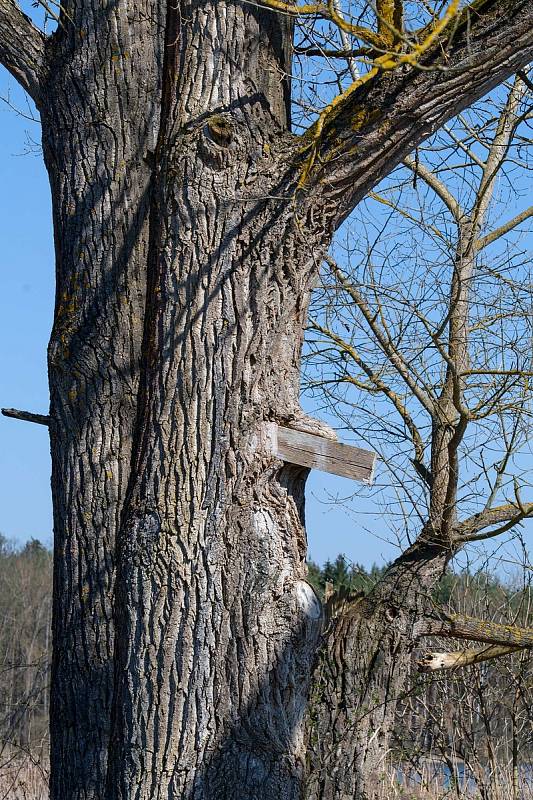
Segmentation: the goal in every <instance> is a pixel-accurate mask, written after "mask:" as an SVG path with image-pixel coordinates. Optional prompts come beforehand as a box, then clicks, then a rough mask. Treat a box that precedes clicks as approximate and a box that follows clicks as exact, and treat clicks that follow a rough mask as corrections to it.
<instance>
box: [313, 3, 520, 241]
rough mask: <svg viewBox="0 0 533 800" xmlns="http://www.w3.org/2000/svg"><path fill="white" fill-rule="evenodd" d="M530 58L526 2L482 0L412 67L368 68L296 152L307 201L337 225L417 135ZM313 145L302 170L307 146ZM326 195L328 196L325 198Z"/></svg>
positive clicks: (413, 144) (428, 131) (411, 145)
mask: <svg viewBox="0 0 533 800" xmlns="http://www.w3.org/2000/svg"><path fill="white" fill-rule="evenodd" d="M532 58H533V4H532V3H531V2H529V0H483V2H477V3H475V4H473V6H471V9H470V12H469V14H468V19H467V20H466V21H465V22H464V23H461V24H459V25H457V26H456V27H455V29H454V30H453V31H452V32H450V31H444V32H443V33H442V34H441V36H440V39H439V43H438V45H435V46H433V47H432V48H431V50H430V51H429V52H428V53H427V54H426V55H425V56H424V57H423V58H421V60H420V62H419V63H417V64H414V65H404V66H402V67H399V68H397V69H395V70H393V71H385V70H380V69H377V70H372V72H373V75H372V77H371V78H370V79H368V80H366V81H364V82H362V83H361V85H360V86H359V87H358V88H356V90H355V91H353V90H352V87H350V90H348V91H347V92H345V94H344V95H341V96H340V97H338V98H337V100H336V101H335V108H334V111H332V113H331V114H328V115H327V118H323V120H322V124H321V126H320V140H319V142H318V143H316V141H315V139H316V132H317V131H316V126H314V127H313V128H311V129H310V130H309V131H308V133H307V134H305V135H304V137H303V138H302V145H303V146H302V148H301V151H300V154H299V158H300V159H301V165H302V166H301V169H302V171H303V173H304V174H305V176H306V192H307V201H308V202H309V203H311V204H313V205H314V204H315V203H316V202H317V201H319V202H320V200H321V198H322V199H328V200H329V202H328V206H329V207H330V208H331V207H332V206H333V207H334V209H335V210H334V211H333V220H332V222H333V226H334V227H336V226H338V225H339V224H340V223H341V222H342V220H343V219H345V217H346V216H347V215H348V214H349V213H350V211H351V210H352V209H353V208H354V207H355V205H357V203H358V202H359V201H360V200H361V199H362V198H363V197H364V196H365V195H366V194H367V193H368V192H369V191H370V190H371V189H372V188H373V187H374V186H375V185H376V184H377V183H378V182H379V181H380V180H381V179H382V178H383V177H384V176H385V175H387V174H389V173H390V171H391V170H392V169H393V168H394V167H395V166H396V164H398V163H399V162H400V161H401V160H402V159H404V158H405V157H406V156H407V155H408V153H409V152H411V151H412V150H413V149H414V148H415V147H416V146H417V145H418V144H419V143H420V142H421V141H423V140H424V139H425V138H427V137H428V136H429V135H430V134H431V133H432V132H433V131H435V130H436V129H437V128H438V127H439V126H441V125H443V124H444V123H445V122H446V121H447V120H448V119H450V118H452V117H454V116H455V115H456V114H458V113H459V112H461V111H462V110H463V109H464V108H466V107H468V106H470V105H471V104H472V103H473V102H474V101H475V100H477V99H478V98H479V97H482V96H483V95H484V94H486V93H487V92H489V91H490V90H491V89H493V88H494V87H495V86H497V85H498V84H500V83H502V82H503V81H504V80H506V79H507V78H508V77H509V76H510V75H512V74H513V73H514V72H516V71H517V70H518V69H520V68H521V67H523V66H524V65H526V64H527V63H528V62H529V61H530V60H531V59H532ZM310 147H314V148H316V155H315V157H314V159H313V168H312V169H311V170H309V168H308V165H309V148H310ZM331 201H334V202H333V203H331Z"/></svg>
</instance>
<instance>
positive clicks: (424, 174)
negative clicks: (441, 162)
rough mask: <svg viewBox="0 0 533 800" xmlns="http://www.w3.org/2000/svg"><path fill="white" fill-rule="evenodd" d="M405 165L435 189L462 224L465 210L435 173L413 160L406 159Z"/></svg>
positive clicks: (456, 219) (457, 220)
mask: <svg viewBox="0 0 533 800" xmlns="http://www.w3.org/2000/svg"><path fill="white" fill-rule="evenodd" d="M403 163H404V164H405V166H406V167H409V169H410V170H412V171H413V172H414V173H415V175H418V176H419V177H420V178H422V180H423V181H424V182H425V183H427V185H428V186H429V187H430V188H431V189H433V191H434V192H435V194H436V195H437V196H438V197H440V199H441V200H442V202H443V203H444V205H445V206H446V207H447V208H448V210H449V211H450V213H451V214H452V215H453V218H454V219H455V221H456V222H460V220H461V219H462V217H463V216H464V212H463V209H462V208H461V206H460V205H459V203H458V202H457V200H456V199H455V197H454V196H453V195H452V193H451V192H450V191H449V189H448V188H447V187H446V186H445V185H444V184H443V183H442V181H440V180H439V179H438V178H437V176H436V175H435V173H434V172H432V171H431V170H430V169H428V168H427V167H425V166H424V165H423V164H418V163H415V162H414V161H413V159H412V158H409V157H407V158H404V161H403Z"/></svg>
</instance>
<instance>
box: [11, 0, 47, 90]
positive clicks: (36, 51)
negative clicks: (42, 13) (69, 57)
mask: <svg viewBox="0 0 533 800" xmlns="http://www.w3.org/2000/svg"><path fill="white" fill-rule="evenodd" d="M44 46H45V39H44V36H43V35H42V33H41V32H40V31H39V30H37V28H36V27H35V26H34V25H33V23H32V22H31V20H30V19H29V17H27V16H26V14H23V13H22V11H21V10H20V8H19V7H18V5H17V4H16V3H15V2H14V0H0V64H3V65H4V66H5V67H6V69H8V70H9V71H10V73H11V74H12V75H13V77H14V78H16V79H17V80H18V82H19V83H20V85H21V86H23V87H24V89H26V91H27V92H28V94H30V95H31V96H32V97H33V99H34V100H35V101H36V102H38V101H39V93H40V84H41V82H42V81H43V80H44V79H45V72H46V64H45V57H44Z"/></svg>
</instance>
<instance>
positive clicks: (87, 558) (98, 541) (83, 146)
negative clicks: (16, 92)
mask: <svg viewBox="0 0 533 800" xmlns="http://www.w3.org/2000/svg"><path fill="white" fill-rule="evenodd" d="M71 15H72V16H73V24H67V25H65V26H64V27H63V28H61V29H60V30H59V31H58V33H57V34H56V35H55V36H54V37H52V39H51V40H50V41H49V42H48V59H49V64H50V69H49V77H48V80H47V81H46V83H45V84H44V85H43V88H42V102H41V118H42V130H43V149H44V155H45V160H46V165H47V168H48V171H49V175H50V183H51V191H52V202H53V215H54V231H55V247H56V282H57V284H56V285H57V291H56V306H55V315H54V325H53V330H52V334H51V339H50V345H49V351H48V363H49V380H50V395H51V402H50V440H51V450H52V495H53V505H54V551H55V554H54V610H53V637H54V648H53V664H52V690H51V692H52V694H51V740H52V752H51V772H52V777H51V796H52V797H53V798H55V799H56V800H59V798H61V800H66V798H69V800H70V799H71V798H72V800H78V798H79V799H80V800H81V798H83V800H89V799H92V798H94V800H97V799H98V800H101V798H102V796H103V793H102V787H103V784H104V781H105V774H106V759H107V748H108V737H109V728H110V709H111V699H112V693H113V623H112V615H113V609H112V600H113V597H112V595H113V573H114V540H115V535H116V531H117V528H118V524H119V519H120V513H121V508H122V503H123V499H124V495H125V491H126V487H127V480H128V475H129V467H130V451H131V436H132V428H133V422H134V418H135V408H136V394H137V386H138V361H139V354H140V345H141V338H142V318H143V311H144V298H145V281H146V257H147V248H148V213H149V192H150V183H151V177H152V170H151V167H150V165H149V164H148V163H147V156H148V154H149V152H150V151H151V150H153V149H154V147H155V140H156V135H157V126H158V121H159V119H158V117H159V99H160V74H161V73H160V60H161V56H160V51H161V49H162V48H161V43H160V38H159V37H158V35H157V26H158V24H160V21H159V23H158V20H157V17H155V18H154V17H153V8H152V6H151V4H148V3H146V4H143V3H141V4H138V3H135V4H133V3H126V4H121V5H118V6H114V7H113V9H111V10H109V9H108V10H104V9H103V8H102V9H94V10H93V7H92V6H88V4H79V6H78V7H76V8H71ZM140 73H142V80H139V76H140Z"/></svg>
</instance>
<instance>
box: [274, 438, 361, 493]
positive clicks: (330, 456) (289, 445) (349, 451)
mask: <svg viewBox="0 0 533 800" xmlns="http://www.w3.org/2000/svg"><path fill="white" fill-rule="evenodd" d="M274 427H275V430H271V432H270V437H269V438H270V442H271V445H272V448H273V450H274V452H275V453H276V455H277V456H278V458H281V459H283V461H288V462H289V463H290V464H298V465H299V466H301V467H309V469H320V470H323V471H324V472H331V473H333V474H334V475H342V477H343V478H351V479H352V480H356V481H363V482H364V483H372V480H373V477H374V466H375V463H376V454H375V453H373V452H371V451H370V450H360V449H359V448H358V447H352V446H351V445H349V444H340V443H339V442H335V441H333V440H332V439H326V438H324V437H323V436H315V435H314V434H311V433H304V432H303V431H298V430H295V429H294V428H285V427H281V426H280V425H276V426H274V425H273V426H272V428H274Z"/></svg>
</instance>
